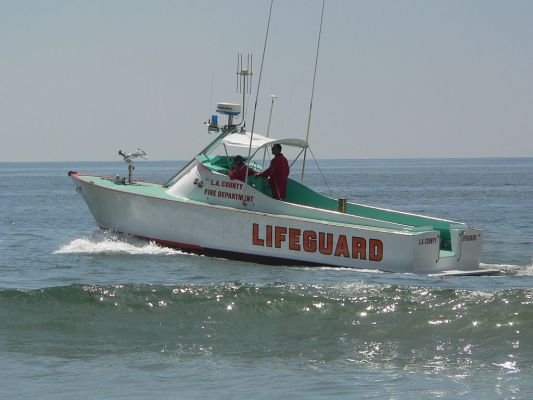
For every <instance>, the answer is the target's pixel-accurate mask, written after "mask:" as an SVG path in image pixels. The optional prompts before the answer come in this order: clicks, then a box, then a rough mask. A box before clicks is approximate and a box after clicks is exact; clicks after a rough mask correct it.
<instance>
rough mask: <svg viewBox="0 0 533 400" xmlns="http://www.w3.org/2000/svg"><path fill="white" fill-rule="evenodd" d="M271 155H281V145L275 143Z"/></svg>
mask: <svg viewBox="0 0 533 400" xmlns="http://www.w3.org/2000/svg"><path fill="white" fill-rule="evenodd" d="M272 154H274V155H275V156H277V155H278V154H281V144H279V143H276V144H275V145H273V146H272Z"/></svg>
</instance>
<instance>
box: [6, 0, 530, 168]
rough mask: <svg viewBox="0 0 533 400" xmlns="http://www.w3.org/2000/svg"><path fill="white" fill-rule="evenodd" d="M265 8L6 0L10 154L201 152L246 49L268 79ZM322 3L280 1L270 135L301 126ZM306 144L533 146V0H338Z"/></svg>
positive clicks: (415, 153) (449, 152)
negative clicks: (208, 127)
mask: <svg viewBox="0 0 533 400" xmlns="http://www.w3.org/2000/svg"><path fill="white" fill-rule="evenodd" d="M269 5H270V1H269V0H224V1H207V0H194V1H193V0H191V1H178V0H174V1H163V0H152V1H136V0H105V1H100V0H84V1H76V0H63V1H56V0H46V1H44V0H43V1H41V0H35V1H30V0H0V139H1V143H2V151H1V153H0V161H45V160H51V161H61V160H118V157H117V156H116V152H117V150H118V149H123V150H134V149H135V148H138V147H140V148H143V149H144V150H145V151H146V152H147V153H148V154H149V156H150V159H152V160H169V159H170V160H171V159H174V160H176V159H177V160H184V159H189V158H191V157H192V156H194V154H195V153H196V152H198V151H199V150H200V149H201V147H203V146H205V144H206V143H207V142H208V141H210V140H211V139H212V137H210V136H209V135H208V134H207V131H206V129H205V127H204V126H203V124H202V123H203V122H204V121H205V120H206V119H207V118H208V117H209V115H210V113H211V111H212V110H214V106H215V103H216V102H217V101H232V102H238V101H239V95H237V94H236V92H235V68H236V65H235V64H236V54H237V53H238V52H244V53H247V52H250V53H253V54H254V72H255V74H256V75H255V78H257V77H258V75H259V66H260V59H261V52H262V49H263V41H264V34H265V29H266V22H267V18H268V8H269ZM321 6H322V1H321V0H275V1H274V9H273V12H272V22H271V27H270V28H271V30H270V38H269V42H268V45H267V53H266V60H265V64H264V75H263V81H262V84H261V91H260V95H259V106H258V113H257V117H256V129H255V130H256V131H257V132H259V133H265V131H266V126H267V118H268V112H269V107H270V94H276V95H277V96H278V100H277V102H276V104H275V107H274V114H273V119H272V127H271V136H274V137H298V138H304V137H305V130H306V125H307V113H308V109H309V98H310V93H311V84H312V78H313V76H312V74H313V68H314V57H315V51H316V39H317V35H318V28H319V22H320V11H321ZM254 81H255V82H257V79H255V80H254ZM210 93H212V97H211V95H210ZM254 95H255V88H254ZM210 101H211V104H210ZM210 105H211V109H210ZM247 126H248V127H251V118H249V119H248V123H247ZM310 143H311V147H312V148H313V150H314V153H315V155H316V156H317V157H318V158H413V157H483V156H498V157H509V156H510V157H514V156H533V1H530V0H526V1H517V0H516V1H515V0H507V1H503V0H501V1H492V0H443V1H438V0H411V1H401V0H390V1H385V0H368V1H356V0H353V1H350V0H327V1H326V9H325V14H324V26H323V34H322V43H321V53H320V59H319V64H318V76H317V83H316V91H315V101H314V107H313V118H312V125H311V132H310Z"/></svg>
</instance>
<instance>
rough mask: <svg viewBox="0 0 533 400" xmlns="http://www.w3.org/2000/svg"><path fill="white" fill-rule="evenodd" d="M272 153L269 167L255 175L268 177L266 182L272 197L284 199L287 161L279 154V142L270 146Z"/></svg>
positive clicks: (287, 171)
mask: <svg viewBox="0 0 533 400" xmlns="http://www.w3.org/2000/svg"><path fill="white" fill-rule="evenodd" d="M272 154H273V155H274V158H273V159H272V161H271V162H270V167H269V168H268V169H266V170H264V171H263V172H261V173H260V174H258V175H257V176H262V177H265V178H268V183H269V184H270V189H271V190H272V198H274V199H277V200H284V199H285V190H286V188H287V180H288V178H289V170H290V168H289V162H288V161H287V159H286V158H285V156H284V155H283V154H281V145H280V144H279V143H276V144H275V145H274V146H272Z"/></svg>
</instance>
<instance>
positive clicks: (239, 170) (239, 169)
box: [229, 156, 255, 182]
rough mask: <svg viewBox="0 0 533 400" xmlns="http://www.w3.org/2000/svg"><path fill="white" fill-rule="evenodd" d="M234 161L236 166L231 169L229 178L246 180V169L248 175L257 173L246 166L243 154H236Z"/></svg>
mask: <svg viewBox="0 0 533 400" xmlns="http://www.w3.org/2000/svg"><path fill="white" fill-rule="evenodd" d="M233 163H234V166H233V168H232V169H231V170H230V171H229V178H230V179H231V180H234V179H237V180H238V181H241V182H244V181H245V180H246V170H248V176H252V175H255V172H254V171H253V170H252V169H250V168H248V167H247V166H246V164H245V163H244V158H242V157H241V156H235V158H234V159H233Z"/></svg>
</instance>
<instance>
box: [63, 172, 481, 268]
mask: <svg viewBox="0 0 533 400" xmlns="http://www.w3.org/2000/svg"><path fill="white" fill-rule="evenodd" d="M72 178H73V179H74V181H75V184H76V186H77V190H78V191H79V192H80V193H81V195H82V196H83V198H84V199H85V201H86V203H87V205H88V207H89V210H90V211H91V213H92V215H93V216H94V218H95V220H96V222H97V224H98V225H99V226H100V227H101V228H103V229H110V230H114V231H117V232H122V233H127V234H131V235H135V236H138V237H141V238H144V239H148V240H154V241H156V242H158V243H161V244H164V245H170V246H174V247H178V248H182V249H185V250H189V251H194V252H198V253H206V254H215V255H221V256H226V257H228V258H237V259H250V260H253V261H257V262H262V263H280V264H299V265H307V264H314V265H327V266H339V267H349V268H363V269H378V270H382V271H390V272H404V273H405V272H411V273H433V274H434V273H439V272H443V271H447V270H456V271H457V270H459V271H478V270H479V255H480V250H481V235H482V232H481V231H480V230H478V229H473V228H467V229H463V230H461V231H460V232H457V237H456V238H454V240H455V241H456V242H457V247H456V249H455V252H454V253H451V252H449V253H450V254H449V255H446V256H443V254H444V253H443V252H442V251H441V250H440V246H439V236H438V232H437V231H420V232H417V231H406V232H401V231H398V230H391V229H386V228H374V227H365V226H354V225H349V224H343V223H340V222H339V223H337V222H331V221H321V220H316V219H311V218H305V217H301V216H289V215H284V214H274V213H270V212H264V211H256V210H249V209H238V208H232V207H228V206H226V205H217V204H207V203H203V202H199V201H194V200H188V199H184V198H174V199H172V198H158V197H152V196H149V195H140V194H136V193H130V192H127V191H123V190H120V189H116V190H115V189H113V188H109V187H103V186H100V185H97V184H94V183H91V181H90V179H88V178H86V177H84V176H81V175H78V174H76V173H73V174H72ZM465 238H466V240H465Z"/></svg>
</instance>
